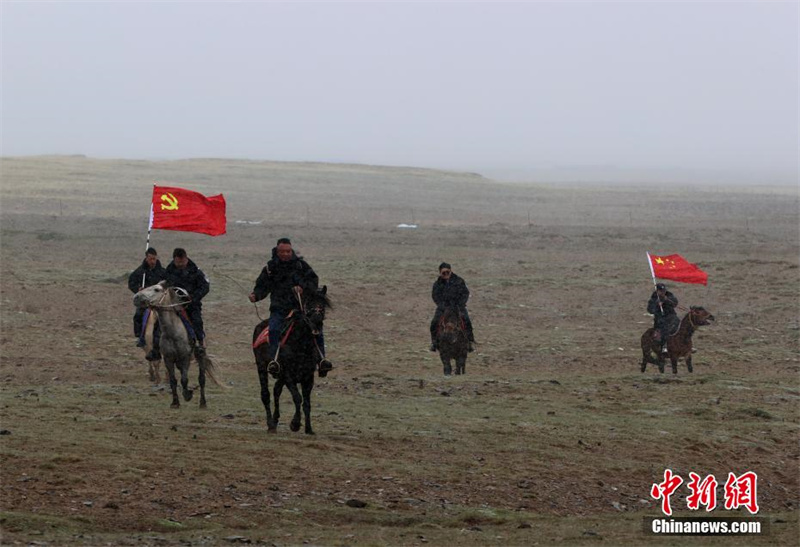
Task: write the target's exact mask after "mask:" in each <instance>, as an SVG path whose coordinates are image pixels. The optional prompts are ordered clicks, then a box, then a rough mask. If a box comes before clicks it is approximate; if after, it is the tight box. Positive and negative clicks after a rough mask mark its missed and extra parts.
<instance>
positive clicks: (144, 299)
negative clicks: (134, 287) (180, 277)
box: [133, 281, 169, 308]
mask: <svg viewBox="0 0 800 547" xmlns="http://www.w3.org/2000/svg"><path fill="white" fill-rule="evenodd" d="M168 298H169V288H168V286H167V282H166V281H161V282H160V283H156V284H155V285H150V286H149V287H145V288H144V289H142V290H140V291H139V292H137V293H136V294H134V295H133V305H134V306H136V307H137V308H150V307H156V306H163V305H164V304H165V303H166V300H167V299H168Z"/></svg>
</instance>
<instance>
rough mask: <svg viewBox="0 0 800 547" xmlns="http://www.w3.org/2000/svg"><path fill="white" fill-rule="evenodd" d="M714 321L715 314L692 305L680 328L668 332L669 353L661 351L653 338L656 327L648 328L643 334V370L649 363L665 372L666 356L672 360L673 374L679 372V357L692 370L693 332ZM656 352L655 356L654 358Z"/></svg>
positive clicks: (657, 342)
mask: <svg viewBox="0 0 800 547" xmlns="http://www.w3.org/2000/svg"><path fill="white" fill-rule="evenodd" d="M711 321H714V316H713V315H711V313H710V312H709V311H708V310H706V309H705V308H704V307H702V306H692V307H691V308H690V309H689V313H687V314H686V315H685V316H684V317H683V319H681V322H680V324H679V325H678V330H677V331H676V332H674V333H668V336H667V350H668V351H667V353H666V354H664V353H661V345H660V343H659V341H658V340H656V339H654V338H653V334H654V332H655V331H654V329H647V330H646V331H644V334H643V335H642V372H644V371H645V368H647V363H652V364H654V365H657V366H658V371H659V372H664V357H665V356H666V357H669V360H670V361H671V362H672V372H673V374H677V373H678V359H684V360H685V361H686V368H687V369H688V370H689V372H692V334H694V331H695V329H697V327H702V326H705V325H709V324H710V322H711ZM653 354H655V358H653Z"/></svg>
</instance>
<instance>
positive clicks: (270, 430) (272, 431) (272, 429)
mask: <svg viewBox="0 0 800 547" xmlns="http://www.w3.org/2000/svg"><path fill="white" fill-rule="evenodd" d="M277 433H278V428H277V427H267V434H268V435H276V434H277Z"/></svg>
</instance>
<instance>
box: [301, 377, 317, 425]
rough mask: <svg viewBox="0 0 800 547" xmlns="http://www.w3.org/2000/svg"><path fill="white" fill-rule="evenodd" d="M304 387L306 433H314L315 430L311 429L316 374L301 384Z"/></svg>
mask: <svg viewBox="0 0 800 547" xmlns="http://www.w3.org/2000/svg"><path fill="white" fill-rule="evenodd" d="M301 387H302V388H303V414H305V417H306V435H313V434H314V430H313V429H311V390H312V389H314V376H313V375H312V376H311V379H310V380H306V381H304V382H303V383H302V384H301Z"/></svg>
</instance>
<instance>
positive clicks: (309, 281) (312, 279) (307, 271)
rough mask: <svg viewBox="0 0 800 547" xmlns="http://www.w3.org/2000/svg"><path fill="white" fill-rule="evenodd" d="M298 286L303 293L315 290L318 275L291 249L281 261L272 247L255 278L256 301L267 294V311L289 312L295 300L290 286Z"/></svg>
mask: <svg viewBox="0 0 800 547" xmlns="http://www.w3.org/2000/svg"><path fill="white" fill-rule="evenodd" d="M294 286H300V287H301V288H302V289H303V292H304V293H308V292H316V290H317V288H318V287H319V277H317V274H316V273H315V272H314V270H313V269H312V268H311V266H309V265H308V263H307V262H306V261H305V260H303V258H302V257H300V256H297V255H296V254H295V252H294V251H292V258H290V259H289V260H287V261H286V262H282V261H281V260H280V259H279V258H278V249H277V247H274V248H273V249H272V259H271V260H270V261H269V262H267V265H266V266H264V268H262V270H261V274H260V275H259V276H258V279H257V280H256V286H255V288H254V289H253V294H255V296H256V301H258V300H263V299H264V298H266V297H267V295H269V297H270V300H269V311H270V312H281V313H289V311H291V310H292V308H294V306H295V305H296V303H297V300H296V298H295V296H294V293H293V292H292V287H294Z"/></svg>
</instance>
